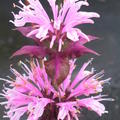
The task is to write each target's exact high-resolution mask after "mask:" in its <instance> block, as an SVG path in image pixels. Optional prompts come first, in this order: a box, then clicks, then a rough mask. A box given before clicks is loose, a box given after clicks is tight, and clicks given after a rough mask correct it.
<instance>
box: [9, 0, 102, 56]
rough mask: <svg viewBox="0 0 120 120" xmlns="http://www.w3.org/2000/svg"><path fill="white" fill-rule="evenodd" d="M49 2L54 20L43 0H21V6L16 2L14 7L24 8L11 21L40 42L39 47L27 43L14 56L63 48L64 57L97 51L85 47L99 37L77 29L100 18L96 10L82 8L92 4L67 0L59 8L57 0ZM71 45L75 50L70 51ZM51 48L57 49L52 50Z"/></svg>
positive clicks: (42, 54) (43, 53)
mask: <svg viewBox="0 0 120 120" xmlns="http://www.w3.org/2000/svg"><path fill="white" fill-rule="evenodd" d="M47 1H48V3H49V5H50V7H51V9H52V13H53V18H52V19H51V18H50V17H49V16H48V14H47V13H46V11H45V10H44V8H43V6H42V5H41V3H40V1H39V0H27V5H26V4H25V3H23V2H22V1H21V0H19V4H20V6H18V5H15V4H14V7H17V8H18V9H20V11H19V13H18V14H15V13H13V15H14V18H15V19H14V21H12V20H10V22H12V23H13V24H14V25H15V26H16V27H17V28H16V30H18V31H20V32H21V33H22V34H23V35H24V36H26V37H29V38H32V39H33V40H34V41H35V42H36V43H37V46H24V47H23V48H22V49H20V50H19V51H17V52H16V53H15V54H13V56H16V55H22V54H30V55H33V56H37V57H38V56H42V57H44V56H46V54H47V55H49V54H50V55H51V53H52V54H55V51H56V52H57V53H58V52H61V51H62V52H63V53H61V54H62V55H63V56H64V57H66V56H67V57H70V56H72V57H76V56H77V57H78V56H81V55H83V54H85V53H93V54H97V53H96V52H94V51H92V50H90V49H88V48H86V47H85V46H83V45H84V44H85V43H86V42H89V41H91V40H95V39H97V37H94V36H91V35H86V34H85V33H83V32H82V31H81V30H80V29H78V28H77V26H78V25H81V24H86V23H90V24H93V23H94V21H93V20H92V19H91V18H93V17H95V18H98V17H100V16H99V14H97V13H95V12H84V11H80V8H81V7H82V6H83V5H85V6H89V4H88V2H87V1H77V0H64V2H63V4H62V3H61V4H60V5H59V7H58V5H57V4H56V0H47ZM61 1H63V0H61ZM44 43H45V44H44ZM46 44H47V49H46ZM76 44H79V45H76ZM43 46H44V47H43ZM62 46H63V47H62ZM71 47H72V51H70V50H69V48H71ZM49 48H50V49H49ZM51 48H53V49H52V50H51ZM29 51H30V52H29ZM31 51H32V52H31ZM40 51H42V52H40ZM50 51H51V52H50ZM53 51H54V52H53ZM76 51H77V52H78V54H77V53H76Z"/></svg>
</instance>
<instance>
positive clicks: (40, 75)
mask: <svg viewBox="0 0 120 120" xmlns="http://www.w3.org/2000/svg"><path fill="white" fill-rule="evenodd" d="M89 63H90V61H89V62H87V63H84V65H83V66H82V68H81V69H80V71H79V72H78V74H77V75H76V77H75V78H74V79H73V81H72V80H71V76H72V73H73V70H74V69H75V61H70V62H69V64H70V71H69V74H68V76H67V77H66V78H65V80H64V81H63V82H62V83H61V84H60V85H59V86H58V87H57V88H56V87H55V86H54V85H52V83H51V81H52V80H51V79H50V78H49V77H48V75H47V74H46V71H45V67H44V61H42V63H40V64H39V62H38V60H32V61H30V68H29V67H28V66H27V65H26V64H24V63H23V62H21V63H20V64H21V67H22V68H23V70H24V72H23V74H20V73H19V72H18V71H16V70H15V69H14V68H11V71H12V73H13V74H14V75H15V79H14V78H12V81H10V80H7V79H2V80H4V81H6V82H7V83H8V84H9V87H4V90H3V93H1V94H0V95H1V96H3V97H4V98H6V99H7V101H6V102H2V103H0V104H2V105H5V108H6V110H7V111H6V116H5V117H8V118H9V119H10V120H20V118H21V117H22V116H23V115H24V114H25V113H26V115H27V120H39V118H41V120H46V119H47V120H49V119H50V120H51V119H52V120H54V119H55V120H72V119H76V120H79V119H78V113H80V111H81V109H82V107H85V108H87V109H88V110H92V111H95V112H96V113H97V114H98V115H99V116H101V115H102V114H104V113H107V111H106V110H105V106H104V105H103V104H102V103H100V102H101V101H104V100H108V101H111V100H112V99H110V98H105V97H106V96H105V95H96V94H98V93H101V92H102V89H103V87H102V85H103V84H104V83H108V82H109V80H110V79H107V80H102V77H103V74H104V72H103V71H102V72H100V73H94V70H93V69H92V70H91V71H87V70H86V67H87V66H88V65H89ZM91 95H92V97H91ZM80 96H82V98H79V97H80ZM46 117H48V118H46Z"/></svg>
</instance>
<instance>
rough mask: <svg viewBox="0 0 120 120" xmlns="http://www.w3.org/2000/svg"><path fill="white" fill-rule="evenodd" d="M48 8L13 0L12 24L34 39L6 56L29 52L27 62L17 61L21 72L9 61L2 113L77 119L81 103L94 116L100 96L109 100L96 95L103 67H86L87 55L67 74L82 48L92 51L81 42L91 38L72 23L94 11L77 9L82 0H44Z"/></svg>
mask: <svg viewBox="0 0 120 120" xmlns="http://www.w3.org/2000/svg"><path fill="white" fill-rule="evenodd" d="M47 1H48V3H49V5H50V7H51V9H52V13H53V18H52V19H51V18H50V17H49V16H48V14H47V13H46V11H45V10H44V8H43V6H42V5H41V3H40V1H39V0H27V4H26V3H25V1H24V2H23V1H21V0H19V6H18V5H15V4H14V7H17V8H18V9H20V11H19V12H18V14H15V13H13V15H14V18H15V19H14V20H13V21H12V20H11V22H12V23H13V24H14V25H15V27H16V30H18V31H20V32H21V33H22V34H23V35H24V36H26V37H29V38H32V39H33V40H34V42H35V43H36V44H35V45H26V46H23V47H22V48H21V49H19V50H17V51H16V52H15V53H14V54H13V55H12V56H11V57H14V56H17V55H29V57H30V60H29V61H28V62H29V66H27V65H26V64H25V63H23V62H20V65H21V67H22V69H23V71H22V74H20V73H19V72H18V71H17V70H15V69H14V68H12V66H11V67H10V70H11V72H12V73H13V74H14V77H9V80H8V79H2V78H1V80H3V81H5V82H6V83H7V84H5V85H4V89H3V92H2V93H0V96H2V97H3V98H5V99H6V101H3V102H1V103H0V104H1V105H5V108H6V116H4V117H8V118H9V119H10V120H20V119H21V118H22V117H23V116H24V115H26V116H27V118H26V119H27V120H73V119H76V120H79V117H78V114H80V112H81V111H82V108H83V107H84V108H87V109H88V110H92V111H95V112H96V113H97V114H98V115H99V116H101V115H102V114H104V113H107V111H106V110H105V106H104V105H103V104H102V103H101V101H106V100H107V101H112V100H113V99H111V98H106V97H107V96H106V95H101V92H102V91H103V84H104V83H109V80H110V79H106V80H103V79H102V77H103V76H104V71H101V72H99V73H96V72H95V71H94V69H92V70H91V71H88V70H86V68H87V66H88V65H89V64H90V62H91V61H89V62H87V63H84V64H83V66H82V67H81V69H80V70H79V72H78V74H77V75H76V76H75V77H74V79H73V80H72V78H71V76H72V74H73V71H74V69H75V61H76V58H77V57H80V56H82V55H84V54H86V53H93V54H96V55H98V53H96V52H95V51H93V50H91V49H89V48H86V47H85V46H84V45H85V44H86V43H87V42H89V41H92V40H95V39H97V37H95V36H91V35H86V34H85V33H83V32H82V31H81V30H80V29H78V25H81V24H86V23H90V24H93V23H94V21H93V20H92V19H91V18H93V17H96V18H98V17H99V14H97V13H95V12H83V11H81V9H80V8H81V7H82V6H83V5H85V6H88V5H89V4H88V2H87V0H84V1H83V0H82V1H79V0H60V1H59V2H60V3H59V4H57V3H58V0H47Z"/></svg>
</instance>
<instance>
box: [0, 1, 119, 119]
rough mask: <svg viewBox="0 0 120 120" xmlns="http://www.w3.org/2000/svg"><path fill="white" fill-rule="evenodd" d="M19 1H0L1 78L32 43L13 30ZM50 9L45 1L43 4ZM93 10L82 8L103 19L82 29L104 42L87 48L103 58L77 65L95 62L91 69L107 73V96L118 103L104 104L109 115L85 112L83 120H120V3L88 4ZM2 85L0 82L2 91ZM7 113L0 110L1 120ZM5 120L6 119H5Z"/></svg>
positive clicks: (86, 57)
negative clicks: (18, 54) (16, 6)
mask: <svg viewBox="0 0 120 120" xmlns="http://www.w3.org/2000/svg"><path fill="white" fill-rule="evenodd" d="M16 1H18V0H0V77H5V76H7V75H9V74H10V71H9V65H10V64H15V63H17V62H18V61H19V59H23V60H24V58H22V57H21V58H18V57H17V58H15V59H12V60H10V59H9V57H10V56H11V54H12V53H13V52H15V50H17V49H18V48H20V47H21V46H23V45H25V44H31V40H28V39H27V38H25V37H23V36H22V35H21V34H20V33H19V32H17V31H14V30H12V29H13V28H14V26H13V25H12V24H11V23H9V20H10V19H13V16H12V14H11V11H13V5H12V3H13V2H16ZM41 2H42V3H43V4H44V6H45V7H46V8H47V7H48V6H47V4H46V0H41ZM88 2H89V3H90V7H87V8H86V7H83V8H82V9H84V10H87V11H96V12H98V13H99V14H100V15H101V18H100V19H95V21H96V22H95V24H94V25H82V26H80V28H81V29H82V30H83V31H84V32H85V33H88V34H92V35H97V36H99V37H100V38H101V39H100V40H98V41H94V42H92V43H89V44H87V46H88V47H89V48H92V49H94V50H96V51H97V52H99V53H100V54H101V56H99V57H97V56H94V55H87V56H84V57H82V58H79V60H78V61H77V65H78V66H81V64H82V63H83V62H84V61H88V59H90V58H91V57H92V58H94V61H93V64H92V66H93V67H95V68H96V69H97V70H102V69H104V70H105V72H106V74H105V77H106V78H107V77H112V81H111V84H110V86H105V89H104V92H105V93H106V94H108V95H109V97H112V98H114V99H115V101H114V102H104V103H105V106H106V108H107V110H108V111H109V114H105V115H103V116H102V117H98V116H97V115H96V114H95V113H94V112H88V111H86V110H85V111H83V112H82V114H81V120H120V47H119V46H120V0H88ZM2 84H3V82H2V81H0V90H2ZM3 114H4V109H3V107H2V106H0V120H2V115H3ZM5 120H6V119H5Z"/></svg>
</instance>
